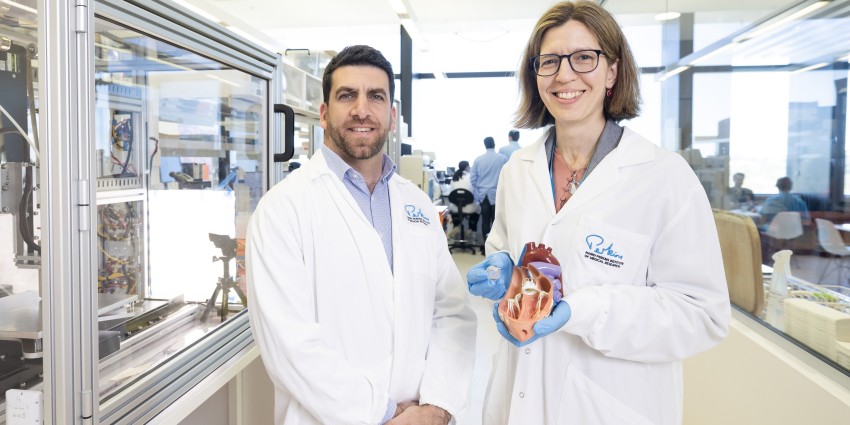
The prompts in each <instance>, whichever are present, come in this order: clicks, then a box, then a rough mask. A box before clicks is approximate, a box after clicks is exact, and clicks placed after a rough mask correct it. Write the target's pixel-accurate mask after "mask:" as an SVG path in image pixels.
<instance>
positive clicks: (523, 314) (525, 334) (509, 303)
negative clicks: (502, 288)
mask: <svg viewBox="0 0 850 425" xmlns="http://www.w3.org/2000/svg"><path fill="white" fill-rule="evenodd" d="M562 296H563V292H562V285H561V263H559V262H558V259H557V258H555V256H554V255H552V248H547V247H546V245H543V244H539V245H538V244H536V243H534V242H529V243H527V244H525V255H524V256H523V257H522V261H521V262H520V266H519V267H514V271H513V277H511V284H510V286H508V292H507V293H506V294H505V297H504V298H502V301H500V302H499V317H501V318H502V322H504V323H505V326H506V327H507V328H508V332H510V333H511V335H513V336H514V338H516V339H518V340H519V341H520V342H525V341H527V340H528V339H529V338H531V337H532V336H534V331H533V330H532V329H531V328H532V326H534V324H535V323H537V321H538V320H540V319H542V318H544V317H546V316H548V315H549V313H550V312H551V311H552V306H553V305H555V303H556V302H558V301H560V300H561V297H562Z"/></svg>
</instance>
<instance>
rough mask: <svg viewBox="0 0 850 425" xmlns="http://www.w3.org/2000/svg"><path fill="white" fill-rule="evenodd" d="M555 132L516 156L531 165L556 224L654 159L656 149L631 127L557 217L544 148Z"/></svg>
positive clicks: (539, 193) (534, 182) (532, 173)
mask: <svg viewBox="0 0 850 425" xmlns="http://www.w3.org/2000/svg"><path fill="white" fill-rule="evenodd" d="M552 131H554V127H550V129H549V130H548V131H546V133H544V134H543V135H542V136H541V137H540V138H539V139H538V140H537V141H536V142H535V143H534V144H533V145H531V146H529V149H521V150H519V151H517V152H516V153H515V154H514V155H515V156H517V155H518V156H519V159H520V160H522V161H528V162H529V163H530V164H529V165H530V166H529V167H528V172H529V173H530V177H531V181H532V182H533V184H534V186H535V189H536V190H535V191H536V192H537V193H538V195H539V196H543V197H544V199H546V200H547V204H548V205H549V208H551V211H552V215H555V216H556V218H555V219H556V221H557V220H559V218H560V217H563V216H565V215H567V214H569V212H570V211H572V210H574V209H576V208H578V207H580V206H581V205H582V204H584V203H586V202H588V201H590V200H591V199H593V198H595V197H596V196H599V195H601V194H603V193H605V191H606V190H607V189H609V188H611V187H612V186H615V185H617V184H618V183H620V182H621V181H622V180H624V179H625V178H626V174H624V170H625V169H626V168H628V167H632V166H635V165H639V164H643V163H646V162H650V161H652V160H653V159H654V158H655V149H656V147H655V146H654V145H652V144H651V143H649V142H648V141H646V140H645V139H643V138H642V137H641V136H640V135H638V134H637V133H635V132H634V131H632V130H631V129H629V128H628V127H626V128H624V131H623V137H622V138H621V139H620V144H619V145H618V146H617V147H616V148H615V149H614V150H612V151H611V153H609V154H608V155H607V156H606V157H605V158H604V159H603V160H602V161H601V162H600V163H599V164H598V165H597V166H596V168H595V169H594V170H593V171H592V173H591V174H590V175H589V176H588V178H587V179H586V180H585V181H584V182H583V183H582V184H581V186H580V187H579V190H578V191H577V192H576V193H575V194H574V195H573V196H572V197H570V200H569V201H568V202H567V204H566V205H564V207H563V208H561V211H559V212H558V214H557V215H556V214H555V201H554V199H553V198H552V182H551V180H550V179H549V164H548V161H547V159H546V148H545V144H546V139H547V138H548V137H549V133H550V132H552Z"/></svg>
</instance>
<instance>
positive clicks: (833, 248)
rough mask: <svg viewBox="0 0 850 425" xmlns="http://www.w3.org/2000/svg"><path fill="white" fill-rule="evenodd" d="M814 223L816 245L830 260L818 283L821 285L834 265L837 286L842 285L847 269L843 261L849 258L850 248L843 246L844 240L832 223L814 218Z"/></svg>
mask: <svg viewBox="0 0 850 425" xmlns="http://www.w3.org/2000/svg"><path fill="white" fill-rule="evenodd" d="M815 223H817V226H818V243H819V244H820V246H821V248H823V250H824V251H826V252H827V253H828V254H830V260H831V261H830V262H829V263H828V264H827V265H826V267H824V268H823V271H822V272H821V274H820V280H819V281H818V283H823V278H824V277H826V275H827V271H828V270H829V268H830V266H831V265H833V264H836V266H837V269H838V284H839V285H843V284H844V283H845V282H844V269H845V268H847V265H846V264H845V263H844V260H845V259H847V257H848V256H850V247H847V245H845V244H844V239H843V238H842V237H841V234H840V233H838V229H836V228H835V224H834V223H833V222H831V221H829V220H824V219H822V218H816V219H815Z"/></svg>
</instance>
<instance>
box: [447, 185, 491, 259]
mask: <svg viewBox="0 0 850 425" xmlns="http://www.w3.org/2000/svg"><path fill="white" fill-rule="evenodd" d="M449 202H451V203H452V204H454V205H455V206H457V213H453V214H452V216H453V217H452V219H453V220H452V221H453V222H456V223H458V224H457V225H458V226H460V232H459V233H458V235H457V236H455V238H454V239H450V240H449V252H452V251H453V250H454V249H468V250H470V251H472V253H473V254H474V253H475V250H476V249H478V248H480V249H481V250H482V252H483V250H484V246H483V245H480V244H476V243H475V242H474V237H473V238H470V239H467V238H466V228H465V227H464V224H463V222H464V219H467V220H469V218H468V217H469V214H464V212H463V207H465V206H467V205H469V204H471V203H473V202H475V195H473V194H472V192H470V191H468V190H466V189H462V188H457V189H455V190H453V191H451V192H450V193H449ZM455 218H456V220H455ZM474 230H475V229H473V232H474ZM473 234H474V233H473Z"/></svg>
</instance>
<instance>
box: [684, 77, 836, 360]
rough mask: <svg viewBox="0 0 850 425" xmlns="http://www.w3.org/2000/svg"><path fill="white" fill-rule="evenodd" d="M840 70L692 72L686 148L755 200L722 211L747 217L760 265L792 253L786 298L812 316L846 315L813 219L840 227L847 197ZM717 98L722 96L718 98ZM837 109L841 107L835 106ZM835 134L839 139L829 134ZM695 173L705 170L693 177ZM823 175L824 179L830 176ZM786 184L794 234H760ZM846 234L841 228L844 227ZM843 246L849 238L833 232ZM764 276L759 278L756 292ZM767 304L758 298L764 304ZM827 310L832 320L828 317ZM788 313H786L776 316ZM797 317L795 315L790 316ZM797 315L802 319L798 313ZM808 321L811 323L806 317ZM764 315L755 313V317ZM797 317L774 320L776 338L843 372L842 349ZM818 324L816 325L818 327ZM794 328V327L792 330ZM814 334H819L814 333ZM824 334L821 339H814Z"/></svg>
mask: <svg viewBox="0 0 850 425" xmlns="http://www.w3.org/2000/svg"><path fill="white" fill-rule="evenodd" d="M847 79H848V71H847V67H846V64H840V63H839V64H838V65H837V66H836V69H829V68H826V69H824V68H821V69H818V70H813V71H808V72H799V73H794V72H788V71H783V70H775V71H759V72H755V71H748V72H706V73H699V72H698V73H695V74H694V84H693V87H694V107H693V129H694V140H693V146H694V148H697V149H699V150H700V152H701V155H702V157H703V158H704V159H705V160H706V163H705V167H703V168H707V167H709V165H710V163H714V164H723V163H724V158H725V163H726V164H727V165H726V170H725V173H723V175H724V176H728V181H724V182H722V183H723V184H725V185H726V186H732V185H733V182H732V176H733V175H734V174H735V173H738V172H741V173H744V175H745V177H744V182H743V185H742V186H743V187H745V188H749V189H751V190H752V191H753V192H754V193H755V198H756V199H755V202H754V203H747V204H740V203H738V202H735V200H732V199H726V200H725V201H724V207H723V209H727V210H732V211H733V212H735V213H738V214H742V215H746V216H748V217H750V218H751V219H752V220H753V221H754V223H755V225H756V226H757V228H758V231H759V234H760V235H759V236H760V239H761V246H762V262H763V263H764V264H765V265H767V266H773V265H774V261H773V259H772V256H773V254H774V253H775V252H777V251H779V250H781V249H789V250H791V251H792V252H793V254H792V261H791V264H790V266H791V275H792V278H790V279H789V294H790V295H791V296H792V297H796V298H804V299H807V300H809V301H810V302H811V303H814V304H818V306H812V307H813V309H814V310H812V311H819V314H825V315H826V316H828V315H830V314H833V313H834V311H837V312H840V313H842V314H845V315H846V314H850V273H848V272H847V270H846V269H845V268H846V267H847V265H844V264H841V261H844V260H841V259H838V258H833V257H834V256H832V255H830V254H827V253H826V251H825V249H824V246H823V245H822V244H821V242H820V238H819V235H818V228H817V225H816V222H815V219H818V218H819V219H826V220H829V221H830V222H831V223H833V224H835V225H837V226H838V227H839V228H840V227H841V224H843V223H850V204H848V202H847V198H846V197H845V196H844V194H845V193H846V192H847V190H848V189H847V187H846V183H845V182H846V181H848V175H850V173H848V170H847V168H846V166H845V164H846V162H845V161H844V158H845V153H844V152H845V151H846V148H845V147H844V146H845V145H846V142H847V137H846V128H847V124H848V121H847V113H846V111H847V109H846V102H847V91H846V87H847V86H846V84H847ZM724 94H725V95H724ZM842 105H843V106H842ZM839 133H840V134H839ZM695 171H696V172H697V175H699V176H701V177H702V176H703V175H708V174H705V173H707V172H710V171H711V170H708V169H700V168H699V167H698V168H697V169H696V170H695ZM831 175H832V176H833V177H831ZM785 176H787V177H790V178H791V180H792V183H793V184H792V188H791V191H790V193H791V196H793V197H795V198H797V199H800V200H801V201H803V203H804V204H805V205H806V209H807V211H806V213H805V214H802V215H801V216H802V221H803V234H802V235H801V236H798V237H795V238H793V239H791V240H782V239H777V238H774V237H772V236H770V233H768V228H769V227H770V222H771V218H770V217H771V216H769V215H766V214H764V212H765V211H763V210H762V208H763V207H764V205H765V204H766V203H768V201H767V199H768V198H769V197H771V196H774V195H777V194H778V189H777V179H779V178H780V177H785ZM845 228H847V227H845ZM840 234H841V235H842V237H843V238H844V240H845V244H847V243H850V233H848V232H847V231H844V230H842V231H840ZM769 284H770V277H769V276H767V277H766V278H765V285H766V287H767V285H769ZM765 301H766V303H767V297H765ZM831 312H832V313H831ZM785 313H786V314H788V310H787V309H786V311H785ZM797 314H799V313H797ZM806 314H812V312H807V313H806ZM807 317H809V320H818V319H816V318H815V316H807ZM760 318H761V319H764V318H765V313H762V314H761V315H760ZM798 319H799V317H798V316H790V317H788V318H780V319H779V320H778V322H777V323H779V328H780V329H777V330H778V331H781V332H788V335H789V336H790V337H792V338H794V339H795V340H797V341H798V342H799V343H801V344H803V345H806V346H808V347H809V348H810V349H812V350H813V351H816V352H818V353H819V354H821V355H823V356H824V357H826V358H828V359H829V360H831V362H832V364H833V365H834V366H836V367H838V368H842V369H844V370H845V372H848V373H850V350H848V349H850V347H848V346H847V344H846V343H845V344H844V345H842V344H841V343H840V342H839V341H827V340H824V339H823V338H820V337H818V338H814V339H812V337H813V334H810V333H809V332H808V331H806V332H802V333H801V328H800V327H799V326H796V327H795V326H791V327H790V328H787V329H786V325H789V324H791V325H793V324H794V323H797V322H795V320H798ZM824 323H825V322H824ZM798 324H799V323H798ZM821 331H823V332H822V333H821V334H818V335H821V336H825V335H827V334H828V332H827V331H828V329H827V328H823V329H821ZM824 332H827V333H824Z"/></svg>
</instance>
